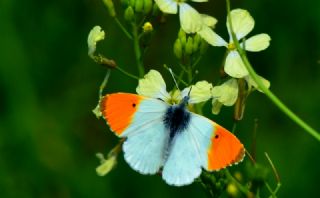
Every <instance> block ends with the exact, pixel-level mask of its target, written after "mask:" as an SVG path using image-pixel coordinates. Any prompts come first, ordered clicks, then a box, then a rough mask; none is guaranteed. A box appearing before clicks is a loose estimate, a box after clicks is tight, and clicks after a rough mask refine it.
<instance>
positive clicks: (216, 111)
mask: <svg viewBox="0 0 320 198" xmlns="http://www.w3.org/2000/svg"><path fill="white" fill-rule="evenodd" d="M222 105H223V104H222V103H221V102H219V101H218V100H217V99H215V98H214V99H212V109H211V111H212V114H215V115H218V114H219V113H220V110H221V107H222Z"/></svg>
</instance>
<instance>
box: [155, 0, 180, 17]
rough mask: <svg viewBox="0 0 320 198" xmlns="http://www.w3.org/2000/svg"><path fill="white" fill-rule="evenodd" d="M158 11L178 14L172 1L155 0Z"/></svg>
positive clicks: (176, 7) (176, 5)
mask: <svg viewBox="0 0 320 198" xmlns="http://www.w3.org/2000/svg"><path fill="white" fill-rule="evenodd" d="M155 2H156V4H157V5H158V7H159V9H160V10H161V11H162V12H164V13H168V14H177V12H178V4H177V2H176V1H174V0H155Z"/></svg>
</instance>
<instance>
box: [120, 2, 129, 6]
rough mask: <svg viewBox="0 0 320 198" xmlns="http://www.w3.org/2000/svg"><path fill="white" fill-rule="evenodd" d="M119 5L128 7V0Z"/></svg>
mask: <svg viewBox="0 0 320 198" xmlns="http://www.w3.org/2000/svg"><path fill="white" fill-rule="evenodd" d="M121 5H122V6H124V7H127V6H129V0H121Z"/></svg>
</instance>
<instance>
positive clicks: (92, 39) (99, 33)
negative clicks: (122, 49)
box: [88, 25, 105, 57]
mask: <svg viewBox="0 0 320 198" xmlns="http://www.w3.org/2000/svg"><path fill="white" fill-rule="evenodd" d="M104 36H105V33H104V31H103V30H101V27H100V26H98V25H97V26H94V27H93V28H92V29H91V31H90V33H89V35H88V55H89V56H90V57H92V56H93V54H94V53H95V51H96V45H97V42H98V41H101V40H103V39H104Z"/></svg>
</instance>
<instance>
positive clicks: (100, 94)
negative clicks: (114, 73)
mask: <svg viewBox="0 0 320 198" xmlns="http://www.w3.org/2000/svg"><path fill="white" fill-rule="evenodd" d="M110 73H111V69H108V71H107V73H106V76H105V77H104V79H103V81H102V83H101V85H100V87H99V99H100V98H102V95H103V90H104V88H105V87H106V85H107V83H108V80H109V77H110Z"/></svg>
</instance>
